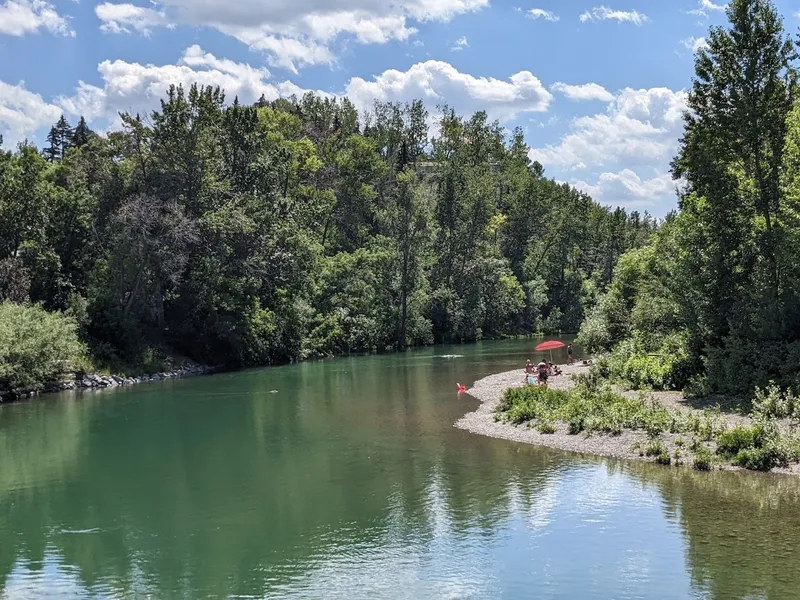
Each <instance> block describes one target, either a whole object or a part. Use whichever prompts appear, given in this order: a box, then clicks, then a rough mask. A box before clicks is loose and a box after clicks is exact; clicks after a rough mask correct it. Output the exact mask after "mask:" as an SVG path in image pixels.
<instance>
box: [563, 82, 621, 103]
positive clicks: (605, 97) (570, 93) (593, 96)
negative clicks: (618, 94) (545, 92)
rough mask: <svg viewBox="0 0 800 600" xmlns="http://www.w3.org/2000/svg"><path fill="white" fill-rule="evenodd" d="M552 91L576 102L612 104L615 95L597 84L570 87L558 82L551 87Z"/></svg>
mask: <svg viewBox="0 0 800 600" xmlns="http://www.w3.org/2000/svg"><path fill="white" fill-rule="evenodd" d="M550 89H551V90H553V91H554V92H558V93H560V94H564V95H565V96H566V97H567V98H569V99H570V100H575V101H587V100H599V101H600V102H611V101H612V100H614V95H613V94H612V93H611V92H609V91H608V90H607V89H606V88H604V87H603V86H602V85H598V84H596V83H584V84H583V85H569V84H566V83H561V82H558V83H554V84H553V85H552V86H550Z"/></svg>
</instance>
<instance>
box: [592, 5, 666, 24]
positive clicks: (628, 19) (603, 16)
mask: <svg viewBox="0 0 800 600" xmlns="http://www.w3.org/2000/svg"><path fill="white" fill-rule="evenodd" d="M580 20H581V23H586V22H588V21H617V22H618V23H633V24H634V25H643V24H644V23H646V22H647V21H649V20H650V19H649V18H648V17H647V15H645V14H643V13H640V12H638V11H635V10H630V11H625V10H614V9H612V8H608V7H607V6H596V7H594V8H593V9H592V10H587V11H586V12H585V13H583V14H582V15H581V16H580Z"/></svg>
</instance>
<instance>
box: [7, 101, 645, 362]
mask: <svg viewBox="0 0 800 600" xmlns="http://www.w3.org/2000/svg"><path fill="white" fill-rule="evenodd" d="M438 117H439V120H438V128H437V133H436V136H435V137H434V136H432V135H431V132H430V131H429V126H428V123H429V121H430V118H429V115H428V113H427V112H426V110H425V109H424V107H423V104H422V102H421V101H415V102H413V103H411V104H409V105H398V104H377V105H376V106H375V107H374V109H373V110H372V111H370V112H369V113H368V114H363V115H359V113H358V112H357V110H356V109H355V108H354V106H353V105H352V104H351V103H350V102H349V101H348V100H346V99H344V100H333V99H329V98H323V97H319V96H315V95H311V94H309V95H306V96H305V97H303V98H302V99H295V98H291V99H281V100H277V101H275V102H267V101H265V100H264V99H263V98H262V99H261V100H260V101H259V102H258V103H256V104H255V105H247V106H246V105H242V104H240V103H239V102H238V100H237V99H234V101H233V103H232V104H226V102H225V97H224V94H223V92H222V91H221V90H219V89H214V88H210V87H208V88H202V87H197V86H192V87H191V88H190V89H188V90H184V89H182V88H181V87H172V88H171V89H170V90H169V91H168V93H167V94H166V97H165V98H164V99H163V100H162V101H161V107H160V109H159V110H156V111H154V112H153V113H151V114H150V115H147V116H145V117H141V116H140V115H131V114H122V115H121V123H122V127H121V129H119V130H116V131H111V132H109V133H108V134H106V135H96V134H94V133H92V132H91V131H90V130H89V129H88V127H87V126H86V123H85V121H84V120H83V119H81V122H80V123H79V124H78V126H77V127H76V128H74V129H72V128H71V127H70V124H69V123H68V122H67V121H66V119H64V118H62V119H60V120H59V122H58V123H56V124H55V125H54V127H53V128H52V130H51V132H50V135H49V136H48V145H47V146H46V147H45V148H44V149H43V150H40V149H37V148H35V147H34V146H32V145H30V144H27V143H23V144H21V145H20V146H19V147H18V148H17V149H16V150H15V151H12V152H9V151H0V301H2V300H6V301H11V302H15V303H39V304H41V305H42V306H43V307H44V308H45V309H47V310H49V311H63V312H64V313H65V314H67V315H68V316H69V318H70V319H72V320H73V322H74V323H76V324H77V325H76V328H77V331H78V332H79V335H80V336H81V338H82V339H83V340H84V341H85V342H86V343H87V344H88V346H89V347H90V348H91V350H92V353H93V355H94V357H95V359H96V360H97V361H99V362H100V363H110V364H114V363H115V362H117V363H127V364H139V363H141V362H143V361H146V360H147V359H148V357H150V358H152V357H153V356H156V355H158V354H159V353H164V352H176V353H180V354H182V355H184V356H188V357H190V358H193V359H196V360H199V361H206V362H212V363H224V364H226V365H229V366H231V367H238V366H249V365H262V364H268V363H271V362H275V361H288V360H295V359H298V358H302V357H306V356H312V355H320V354H325V353H338V352H346V351H361V350H368V349H375V348H377V349H386V348H389V347H392V348H402V347H405V346H408V345H417V344H429V343H433V342H451V341H462V340H463V341H470V340H476V339H480V338H482V337H483V338H485V337H490V336H500V335H503V334H515V333H525V332H537V331H544V332H557V331H576V330H577V329H578V327H579V325H580V323H581V322H582V320H583V318H584V313H585V310H586V308H587V307H588V306H591V305H593V304H594V303H595V301H596V298H597V296H598V295H599V294H600V293H601V292H602V291H603V290H604V288H605V287H606V285H607V284H608V282H609V281H610V279H611V276H612V274H613V271H614V267H615V265H616V263H617V259H618V258H619V257H620V256H621V255H622V254H623V253H625V252H626V251H628V250H630V249H631V248H636V247H640V246H642V245H643V244H644V243H646V241H647V240H648V238H649V237H650V234H651V233H652V232H653V231H654V230H655V229H656V223H655V221H654V220H653V219H651V218H650V217H648V216H647V215H644V216H641V215H639V214H638V213H635V212H634V213H631V214H630V215H629V214H626V212H625V211H623V210H621V209H617V210H609V209H606V208H603V207H601V206H599V205H598V204H597V203H595V202H593V201H592V200H591V198H589V197H588V196H587V195H585V194H583V193H581V192H579V191H577V190H575V189H573V188H571V187H569V186H568V185H566V184H559V183H556V182H554V181H552V180H549V179H546V178H545V177H544V174H543V170H542V167H541V165H539V164H538V163H531V161H530V160H529V158H528V150H529V148H528V146H526V144H525V141H524V139H523V135H522V133H521V131H519V130H517V131H515V132H513V134H512V135H510V136H508V135H507V134H506V132H505V131H504V130H503V129H502V128H501V127H500V125H499V124H498V123H496V122H494V123H493V122H490V121H488V120H487V116H486V114H485V113H483V112H479V113H477V114H475V115H473V116H472V117H470V118H464V117H462V116H459V115H457V114H456V113H455V112H454V111H452V110H451V109H449V108H444V109H442V110H441V114H440V115H438ZM0 361H2V357H0Z"/></svg>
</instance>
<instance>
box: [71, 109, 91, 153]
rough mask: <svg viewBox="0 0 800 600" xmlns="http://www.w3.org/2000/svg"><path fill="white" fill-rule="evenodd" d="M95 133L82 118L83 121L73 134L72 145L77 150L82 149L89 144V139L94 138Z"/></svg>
mask: <svg viewBox="0 0 800 600" xmlns="http://www.w3.org/2000/svg"><path fill="white" fill-rule="evenodd" d="M92 134H93V132H92V130H91V129H89V126H88V125H87V124H86V119H84V118H83V117H82V116H81V120H80V121H79V122H78V126H77V127H76V128H75V131H74V132H73V133H72V140H71V144H72V146H74V147H75V148H80V147H81V146H84V145H86V144H88V143H89V138H90V137H91V136H92Z"/></svg>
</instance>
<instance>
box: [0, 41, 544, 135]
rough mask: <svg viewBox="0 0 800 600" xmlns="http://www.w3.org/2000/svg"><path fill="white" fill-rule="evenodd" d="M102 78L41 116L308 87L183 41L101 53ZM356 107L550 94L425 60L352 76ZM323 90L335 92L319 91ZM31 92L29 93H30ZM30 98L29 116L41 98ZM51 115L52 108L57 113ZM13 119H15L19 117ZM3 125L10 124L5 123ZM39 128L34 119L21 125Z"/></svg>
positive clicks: (505, 110)
mask: <svg viewBox="0 0 800 600" xmlns="http://www.w3.org/2000/svg"><path fill="white" fill-rule="evenodd" d="M97 70H98V72H99V74H100V78H101V80H102V84H101V85H92V84H89V83H86V82H83V81H80V82H79V83H78V85H77V87H76V89H75V91H74V93H72V94H71V95H66V96H59V97H58V98H56V99H55V100H54V101H53V106H54V108H53V109H52V110H51V111H50V114H48V115H47V117H46V118H45V119H44V120H43V121H42V122H41V123H39V126H41V125H42V124H50V123H51V122H52V121H53V120H54V119H52V118H51V117H52V115H53V114H55V112H53V111H57V112H59V113H60V111H62V110H63V111H64V112H65V113H67V114H68V115H70V116H72V117H77V116H78V115H83V116H85V117H86V118H87V119H89V120H90V121H93V122H94V123H95V124H96V123H97V122H98V121H103V120H107V121H108V122H109V123H110V125H111V126H115V125H116V124H117V122H116V120H117V115H118V113H119V112H131V113H140V114H147V113H148V112H149V111H151V110H152V109H154V108H156V107H157V106H158V102H159V100H160V99H161V98H163V96H164V93H165V91H166V90H167V89H168V88H169V86H170V85H173V84H174V85H178V84H182V85H183V86H184V87H188V86H190V85H191V84H192V83H198V84H200V85H212V86H217V85H218V86H220V87H221V88H222V89H223V90H224V91H225V92H226V94H227V97H228V98H229V99H232V98H233V97H234V96H238V97H239V99H240V101H241V102H243V103H251V102H254V101H255V100H257V99H258V98H259V97H260V96H261V95H262V94H263V95H264V96H265V97H266V98H267V99H269V100H272V99H275V98H278V97H282V96H290V95H293V94H294V95H297V96H302V95H303V94H304V93H305V92H306V91H308V90H305V89H303V88H300V87H299V86H297V85H296V84H294V83H292V82H291V81H286V80H284V81H278V80H275V79H273V77H272V74H271V73H270V72H269V71H268V70H267V69H266V68H263V67H261V68H258V67H253V66H251V65H249V64H246V63H240V62H236V61H232V60H228V59H225V58H220V57H217V56H215V55H214V54H211V53H209V52H206V51H204V50H203V49H202V48H200V47H199V46H197V45H194V46H191V47H189V48H187V49H186V50H185V51H184V53H183V55H182V56H181V58H180V60H179V61H178V63H177V64H167V65H153V64H140V63H136V62H127V61H124V60H114V61H110V60H105V61H103V62H101V63H100V64H99V65H98V66H97ZM340 92H341V94H340V95H341V96H344V95H346V96H348V97H349V98H350V99H351V100H352V101H353V103H354V104H355V105H356V106H357V107H358V108H359V109H360V110H368V109H371V108H372V106H373V105H374V102H375V101H376V100H379V101H394V102H410V101H411V100H414V99H417V98H421V99H423V100H424V101H425V102H426V103H427V105H428V108H429V109H430V110H431V111H433V110H435V107H436V105H438V104H445V103H446V104H448V105H450V106H452V107H453V108H454V109H456V110H457V111H459V112H463V113H471V112H474V111H477V110H486V111H487V113H488V114H489V115H490V117H491V118H493V119H499V120H501V121H509V120H511V119H513V118H514V117H516V116H517V115H519V114H523V113H541V112H545V111H546V110H547V108H548V107H549V105H550V103H551V101H552V98H553V97H552V94H551V93H550V92H548V91H547V89H545V87H544V86H543V85H542V83H541V82H540V81H539V79H537V78H536V77H535V76H534V75H533V74H532V73H530V72H528V71H522V72H519V73H516V74H514V75H512V76H511V77H509V78H508V79H507V80H502V79H494V78H486V77H476V76H473V75H470V74H468V73H462V72H460V71H458V70H457V69H456V68H455V67H453V66H452V65H450V64H449V63H446V62H442V61H432V60H431V61H427V62H421V63H417V64H415V65H412V66H411V67H410V68H409V69H408V70H407V71H398V70H388V71H385V72H383V73H381V74H379V75H377V76H376V77H374V78H372V79H371V80H366V79H362V78H360V77H354V78H352V79H350V81H349V82H348V83H347V84H346V86H345V87H344V89H342V90H340ZM317 93H320V94H324V95H327V96H336V95H337V94H331V93H324V92H317ZM32 96H33V95H32ZM37 98H38V102H31V105H32V106H33V108H32V109H31V110H30V111H29V114H30V115H33V116H35V115H36V114H37V112H42V111H39V110H38V109H37V108H36V107H37V106H39V105H40V104H42V103H43V101H42V100H41V98H39V97H38V96H37ZM56 118H57V115H56ZM17 121H19V118H17ZM7 128H8V127H7ZM36 128H37V126H36V122H35V119H34V121H31V122H30V123H29V124H28V126H27V128H26V131H33V130H35V129H36Z"/></svg>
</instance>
